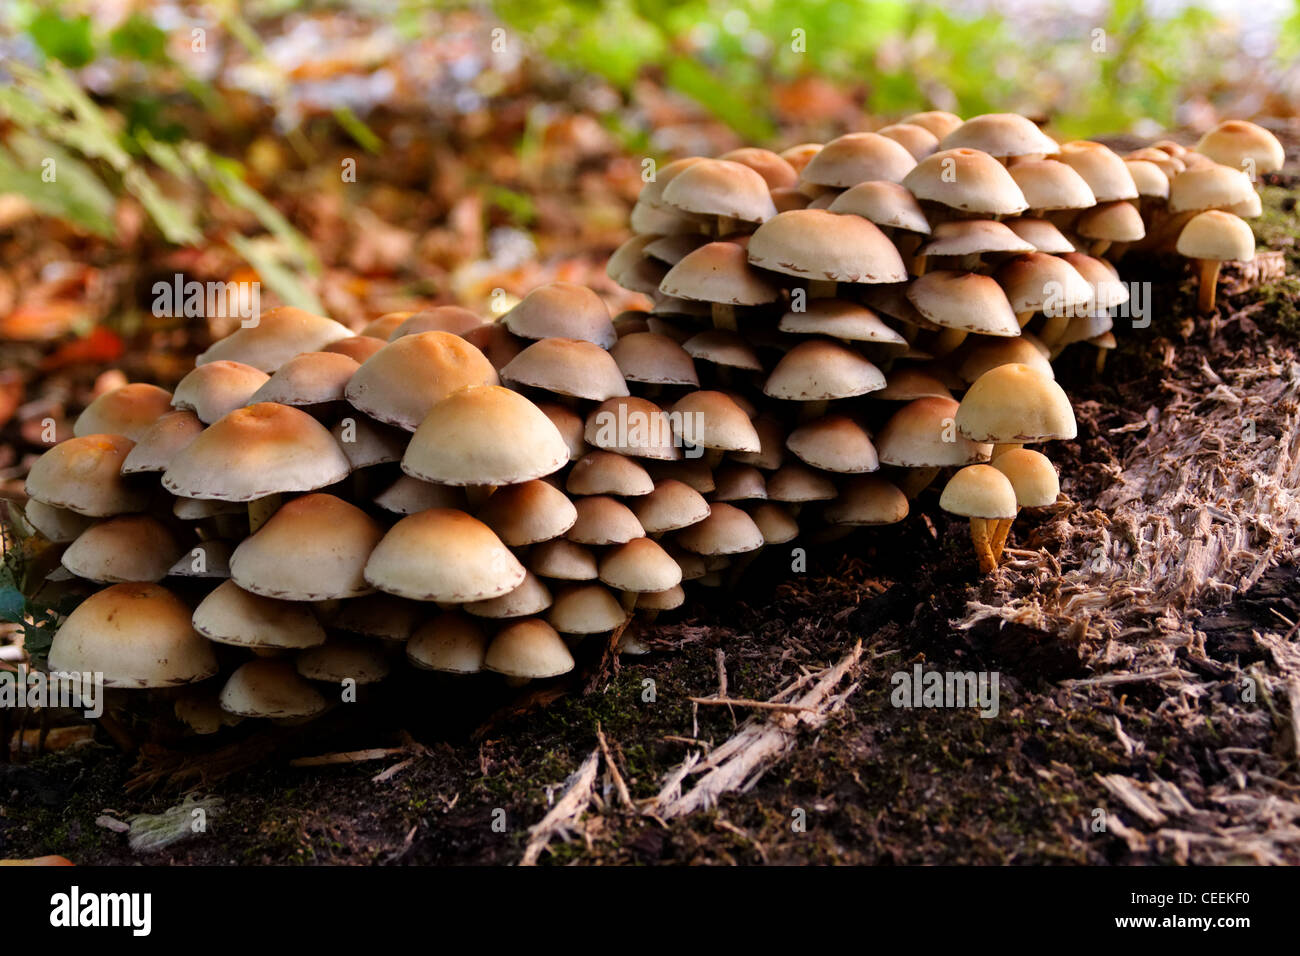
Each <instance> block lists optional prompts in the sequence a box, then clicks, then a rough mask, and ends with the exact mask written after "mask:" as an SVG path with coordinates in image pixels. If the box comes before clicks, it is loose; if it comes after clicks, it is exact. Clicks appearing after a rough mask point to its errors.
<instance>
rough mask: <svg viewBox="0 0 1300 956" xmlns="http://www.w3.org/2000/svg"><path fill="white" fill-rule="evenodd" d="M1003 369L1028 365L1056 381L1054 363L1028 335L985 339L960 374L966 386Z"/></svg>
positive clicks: (965, 360)
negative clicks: (990, 371)
mask: <svg viewBox="0 0 1300 956" xmlns="http://www.w3.org/2000/svg"><path fill="white" fill-rule="evenodd" d="M999 365H1028V366H1029V367H1030V368H1032V369H1033V370H1034V371H1036V372H1038V373H1039V374H1040V375H1043V376H1044V377H1046V378H1055V377H1056V375H1055V373H1054V372H1053V370H1052V363H1051V362H1049V361H1048V360H1047V356H1046V355H1045V354H1044V353H1043V351H1042V350H1040V349H1039V348H1038V346H1037V344H1036V340H1035V339H1034V338H1033V337H1032V336H1030V335H1029V334H1028V333H1022V334H1021V335H1020V336H1019V337H1018V338H1014V339H1009V338H1008V339H984V340H982V341H980V342H978V343H977V344H975V345H974V346H973V347H972V348H971V349H970V350H969V351H967V352H966V353H965V356H964V357H963V358H962V362H961V365H959V366H958V367H957V374H958V375H959V376H960V377H961V379H962V381H964V382H973V381H975V380H976V379H977V378H979V377H980V376H981V375H983V374H984V373H985V372H987V371H988V370H989V369H991V368H996V367H997V366H999Z"/></svg>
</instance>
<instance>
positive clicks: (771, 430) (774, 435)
mask: <svg viewBox="0 0 1300 956" xmlns="http://www.w3.org/2000/svg"><path fill="white" fill-rule="evenodd" d="M753 424H754V431H755V432H757V433H758V443H759V450H758V451H734V452H732V453H731V454H730V456H729V457H730V458H731V460H732V461H738V462H740V463H741V464H742V465H753V466H754V467H755V468H762V469H764V470H765V471H775V470H776V469H777V468H780V467H781V463H782V462H783V461H785V427H784V426H783V425H782V424H781V423H780V422H778V421H776V420H775V419H774V418H768V417H764V416H760V417H758V418H755V419H754V420H753Z"/></svg>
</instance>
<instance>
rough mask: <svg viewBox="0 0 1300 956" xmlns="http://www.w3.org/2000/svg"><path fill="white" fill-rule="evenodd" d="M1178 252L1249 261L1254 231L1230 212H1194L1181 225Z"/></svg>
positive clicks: (1252, 254)
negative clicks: (1184, 223) (1185, 222)
mask: <svg viewBox="0 0 1300 956" xmlns="http://www.w3.org/2000/svg"><path fill="white" fill-rule="evenodd" d="M1178 252H1179V254H1180V255H1184V256H1188V257H1190V258H1193V259H1217V260H1219V261H1227V260H1236V261H1239V262H1249V261H1250V260H1251V259H1253V258H1255V234H1254V233H1253V232H1251V229H1250V226H1248V225H1247V224H1246V223H1245V222H1244V221H1243V220H1241V219H1239V218H1237V217H1236V216H1234V215H1233V214H1232V213H1230V212H1221V211H1220V210H1218V209H1211V210H1209V211H1208V212H1202V213H1197V214H1196V215H1195V216H1193V217H1192V218H1191V219H1190V220H1189V221H1188V223H1187V225H1185V226H1183V231H1182V232H1181V233H1179V234H1178Z"/></svg>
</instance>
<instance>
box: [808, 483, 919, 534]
mask: <svg viewBox="0 0 1300 956" xmlns="http://www.w3.org/2000/svg"><path fill="white" fill-rule="evenodd" d="M907 512H908V502H907V495H905V494H903V492H902V491H900V490H899V489H898V488H897V487H895V486H894V485H893V484H891V483H890V482H888V481H886V480H885V479H883V478H878V477H876V476H875V475H859V476H855V477H853V478H850V479H849V480H848V481H847V482H845V483H844V487H843V488H841V489H840V494H839V497H837V498H836V499H835V500H834V501H833V502H831V503H830V504H829V505H827V506H826V520H827V521H829V522H830V523H831V524H842V525H854V526H858V525H881V524H896V523H897V522H899V521H902V520H903V519H904V518H906V517H907Z"/></svg>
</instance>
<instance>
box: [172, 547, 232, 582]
mask: <svg viewBox="0 0 1300 956" xmlns="http://www.w3.org/2000/svg"><path fill="white" fill-rule="evenodd" d="M167 573H168V574H169V575H173V576H175V577H178V578H228V577H230V545H229V543H227V542H225V541H222V540H221V539H219V538H211V539H209V540H207V541H199V542H196V543H195V544H194V546H193V547H192V548H190V549H189V550H188V551H186V552H185V553H184V554H182V555H181V556H180V557H179V558H177V559H176V560H175V561H174V562H173V563H172V566H171V567H170V568H168V569H167Z"/></svg>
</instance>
